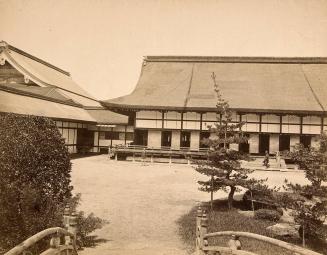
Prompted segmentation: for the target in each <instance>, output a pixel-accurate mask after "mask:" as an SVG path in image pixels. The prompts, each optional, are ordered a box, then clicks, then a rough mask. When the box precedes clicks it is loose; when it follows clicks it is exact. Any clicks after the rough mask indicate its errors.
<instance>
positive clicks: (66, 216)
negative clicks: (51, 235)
mask: <svg viewBox="0 0 327 255" xmlns="http://www.w3.org/2000/svg"><path fill="white" fill-rule="evenodd" d="M69 220H70V208H69V206H66V207H65V210H64V226H65V229H66V230H67V231H69ZM65 244H67V245H68V244H71V238H70V236H65Z"/></svg>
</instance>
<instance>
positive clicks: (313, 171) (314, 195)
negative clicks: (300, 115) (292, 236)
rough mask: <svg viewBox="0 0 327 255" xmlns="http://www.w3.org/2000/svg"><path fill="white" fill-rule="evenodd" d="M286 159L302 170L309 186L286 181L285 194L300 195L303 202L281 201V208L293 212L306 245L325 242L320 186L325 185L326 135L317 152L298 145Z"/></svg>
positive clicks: (325, 205) (325, 195) (326, 206)
mask: <svg viewBox="0 0 327 255" xmlns="http://www.w3.org/2000/svg"><path fill="white" fill-rule="evenodd" d="M289 155H290V156H291V158H292V159H293V160H294V161H295V162H296V163H297V164H299V166H300V168H302V169H304V170H305V175H306V178H307V179H308V180H309V181H310V184H308V185H299V184H292V183H290V182H289V181H287V180H285V188H286V190H288V191H291V192H294V193H297V194H299V195H300V196H301V197H302V199H292V198H290V197H288V199H285V197H284V200H285V201H284V204H285V205H286V206H288V207H291V208H292V209H293V210H294V219H295V221H296V222H297V223H298V224H300V225H301V229H302V230H303V233H304V234H303V233H300V234H301V236H303V237H307V238H308V239H309V241H310V240H314V239H315V240H320V241H321V242H324V240H326V238H327V229H326V227H325V226H324V225H323V223H324V222H325V220H326V215H327V187H326V186H324V185H323V184H324V182H326V181H327V169H326V162H327V135H326V133H324V134H322V135H321V136H320V139H319V146H318V147H317V148H316V147H310V148H304V146H303V145H301V144H298V145H296V146H295V148H294V151H293V152H290V153H289ZM285 202H286V203H285Z"/></svg>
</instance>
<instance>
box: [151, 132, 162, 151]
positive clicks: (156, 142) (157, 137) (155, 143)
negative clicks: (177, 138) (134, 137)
mask: <svg viewBox="0 0 327 255" xmlns="http://www.w3.org/2000/svg"><path fill="white" fill-rule="evenodd" d="M148 147H154V148H160V147H161V131H158V130H149V131H148Z"/></svg>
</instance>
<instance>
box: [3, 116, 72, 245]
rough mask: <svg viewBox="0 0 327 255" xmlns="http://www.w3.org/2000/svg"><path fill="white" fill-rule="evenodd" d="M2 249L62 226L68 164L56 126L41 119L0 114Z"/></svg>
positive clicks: (69, 193) (66, 194)
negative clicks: (46, 230)
mask: <svg viewBox="0 0 327 255" xmlns="http://www.w3.org/2000/svg"><path fill="white" fill-rule="evenodd" d="M0 141H1V143H0V208H1V210H0V225H1V230H0V247H2V248H11V247H13V246H15V245H16V244H18V243H19V242H21V241H23V240H25V239H26V238H28V237H29V236H31V235H33V234H35V233H37V232H39V231H41V230H44V229H45V228H49V227H53V226H60V225H61V224H62V215H63V209H64V207H65V203H66V201H67V200H68V199H69V198H70V197H71V190H72V186H71V185H70V172H71V163H70V159H69V154H68V151H67V149H66V147H65V144H64V140H63V139H62V137H61V135H60V133H59V131H58V129H57V128H56V125H55V123H54V122H53V121H51V120H50V119H47V118H43V117H35V116H22V115H15V114H1V115H0Z"/></svg>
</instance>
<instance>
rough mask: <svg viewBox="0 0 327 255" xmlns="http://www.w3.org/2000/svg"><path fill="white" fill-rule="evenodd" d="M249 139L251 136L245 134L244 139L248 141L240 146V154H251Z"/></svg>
mask: <svg viewBox="0 0 327 255" xmlns="http://www.w3.org/2000/svg"><path fill="white" fill-rule="evenodd" d="M249 137H250V135H249V134H244V138H245V139H246V141H244V142H242V143H240V144H239V145H238V150H239V151H240V152H243V153H249V152H250V144H249V141H248V140H249Z"/></svg>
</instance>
